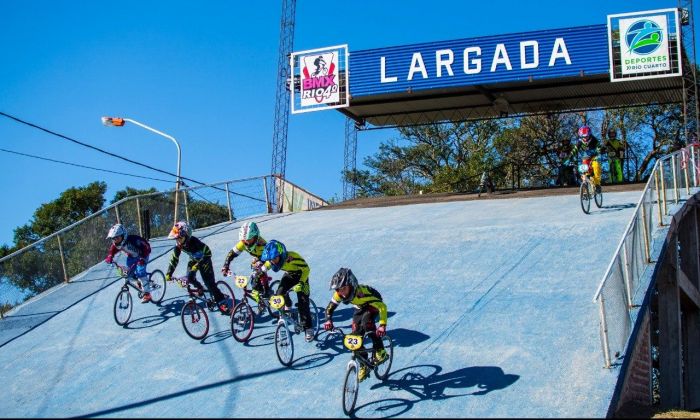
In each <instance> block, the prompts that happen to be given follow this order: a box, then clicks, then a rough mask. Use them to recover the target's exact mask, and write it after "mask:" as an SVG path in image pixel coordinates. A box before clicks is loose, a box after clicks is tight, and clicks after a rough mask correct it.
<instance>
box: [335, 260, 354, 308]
mask: <svg viewBox="0 0 700 420" xmlns="http://www.w3.org/2000/svg"><path fill="white" fill-rule="evenodd" d="M348 285H349V286H351V287H352V291H351V292H350V293H348V296H346V297H345V299H343V303H348V302H350V301H351V300H352V298H353V296H355V288H357V277H355V275H354V274H353V273H352V270H350V269H349V268H345V267H341V268H340V269H339V270H338V271H337V272H336V273H335V274H333V278H332V279H331V282H330V284H329V286H330V289H331V290H338V289H340V288H341V287H344V286H348Z"/></svg>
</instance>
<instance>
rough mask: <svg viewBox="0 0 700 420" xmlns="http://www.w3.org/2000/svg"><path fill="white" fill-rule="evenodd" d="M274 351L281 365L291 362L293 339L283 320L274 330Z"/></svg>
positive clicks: (287, 364)
mask: <svg viewBox="0 0 700 420" xmlns="http://www.w3.org/2000/svg"><path fill="white" fill-rule="evenodd" d="M275 352H276V353H277V359H279V361H280V363H282V365H284V366H290V365H291V364H292V358H293V357H294V339H293V338H292V334H291V333H290V332H289V329H288V328H287V324H285V323H284V321H280V322H279V323H278V324H277V329H276V330H275Z"/></svg>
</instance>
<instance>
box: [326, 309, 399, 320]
mask: <svg viewBox="0 0 700 420" xmlns="http://www.w3.org/2000/svg"><path fill="white" fill-rule="evenodd" d="M354 313H355V309H354V308H342V309H336V310H335V312H333V323H335V324H339V323H344V322H352V315H353V314H354ZM394 315H396V312H392V311H388V312H387V318H391V317H393V316H394ZM317 316H318V317H319V319H321V320H325V319H326V313H325V308H320V307H319V308H318V313H317ZM321 324H323V321H322V322H321Z"/></svg>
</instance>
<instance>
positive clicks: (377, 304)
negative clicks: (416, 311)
mask: <svg viewBox="0 0 700 420" xmlns="http://www.w3.org/2000/svg"><path fill="white" fill-rule="evenodd" d="M340 302H342V298H341V297H340V295H338V292H333V297H332V298H331V301H330V302H328V306H327V307H326V319H331V317H332V316H333V312H334V311H335V308H337V307H338V305H339V304H340ZM350 305H352V306H354V307H355V308H356V309H362V308H363V307H366V306H372V307H374V308H375V309H376V310H377V311H378V312H379V325H384V326H386V320H387V316H388V315H387V314H388V312H387V307H386V303H384V301H382V295H381V294H379V292H378V291H377V290H376V289H375V288H373V287H371V286H367V285H365V284H358V285H357V287H356V290H355V296H354V297H353V298H352V300H351V301H350Z"/></svg>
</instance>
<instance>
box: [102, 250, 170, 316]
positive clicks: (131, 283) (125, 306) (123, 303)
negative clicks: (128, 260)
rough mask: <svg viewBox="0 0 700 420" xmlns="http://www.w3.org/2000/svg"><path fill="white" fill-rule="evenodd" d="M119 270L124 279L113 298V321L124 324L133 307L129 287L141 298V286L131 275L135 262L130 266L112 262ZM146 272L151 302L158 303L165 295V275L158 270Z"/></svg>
mask: <svg viewBox="0 0 700 420" xmlns="http://www.w3.org/2000/svg"><path fill="white" fill-rule="evenodd" d="M112 265H114V266H115V267H116V268H117V271H118V272H119V276H120V277H121V278H122V279H123V280H124V283H123V284H122V287H121V289H120V290H119V293H117V298H116V299H115V300H114V321H115V322H116V323H117V325H119V326H122V327H123V326H124V325H126V323H127V322H129V319H130V318H131V312H132V310H133V309H134V306H133V299H132V298H131V292H130V288H133V289H134V290H136V292H137V294H138V297H139V299H141V298H143V295H144V292H143V286H142V285H141V281H140V280H138V279H135V278H133V277H132V275H133V270H134V269H135V268H136V264H133V265H132V266H131V267H126V266H123V265H121V264H119V263H116V262H112ZM147 274H148V281H149V282H151V292H150V293H151V302H153V303H155V304H159V303H160V302H161V301H162V300H163V296H165V288H166V285H165V276H164V275H163V272H162V271H160V270H153V271H152V272H150V273H147Z"/></svg>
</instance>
